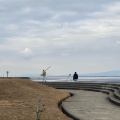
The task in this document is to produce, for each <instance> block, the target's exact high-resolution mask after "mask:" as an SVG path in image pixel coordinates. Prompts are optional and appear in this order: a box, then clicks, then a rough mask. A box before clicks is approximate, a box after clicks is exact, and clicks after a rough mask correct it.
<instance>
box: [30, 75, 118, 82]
mask: <svg viewBox="0 0 120 120" xmlns="http://www.w3.org/2000/svg"><path fill="white" fill-rule="evenodd" d="M31 80H32V81H36V82H42V81H43V78H42V76H41V77H36V78H31ZM46 82H74V81H73V77H72V76H46ZM76 82H95V83H120V76H79V77H78V80H77V81H76Z"/></svg>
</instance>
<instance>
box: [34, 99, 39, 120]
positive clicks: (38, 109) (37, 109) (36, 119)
mask: <svg viewBox="0 0 120 120" xmlns="http://www.w3.org/2000/svg"><path fill="white" fill-rule="evenodd" d="M39 112H40V97H39V98H38V105H37V112H36V119H35V120H38V114H39Z"/></svg>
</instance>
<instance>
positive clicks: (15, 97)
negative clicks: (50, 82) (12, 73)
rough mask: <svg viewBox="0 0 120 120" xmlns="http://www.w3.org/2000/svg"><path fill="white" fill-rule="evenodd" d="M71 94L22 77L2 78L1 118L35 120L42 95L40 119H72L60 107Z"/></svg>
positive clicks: (0, 82)
mask: <svg viewBox="0 0 120 120" xmlns="http://www.w3.org/2000/svg"><path fill="white" fill-rule="evenodd" d="M68 96H69V94H68V93H66V92H63V91H61V90H57V89H54V88H51V87H47V86H45V85H41V84H39V83H36V82H33V81H30V80H26V79H25V80H22V79H0V120H35V116H36V110H37V104H38V98H39V97H40V99H41V101H40V108H41V112H40V120H71V119H70V118H68V117H67V116H66V115H64V114H63V113H62V112H61V111H60V109H59V108H58V102H59V101H61V100H62V99H64V98H66V97H68Z"/></svg>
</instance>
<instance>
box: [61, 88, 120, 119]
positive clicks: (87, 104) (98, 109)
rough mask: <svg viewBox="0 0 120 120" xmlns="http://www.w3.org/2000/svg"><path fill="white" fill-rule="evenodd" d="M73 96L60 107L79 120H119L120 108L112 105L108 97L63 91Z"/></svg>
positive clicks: (87, 92)
mask: <svg viewBox="0 0 120 120" xmlns="http://www.w3.org/2000/svg"><path fill="white" fill-rule="evenodd" d="M63 91H67V92H69V93H72V94H74V96H72V97H70V98H68V99H66V100H65V101H64V102H63V103H62V106H63V107H64V109H65V110H66V111H67V112H68V113H69V114H71V115H72V116H75V117H77V118H78V119H79V120H120V106H117V105H115V104H112V103H111V102H110V101H109V100H108V95H107V94H105V93H101V92H93V91H84V90H63Z"/></svg>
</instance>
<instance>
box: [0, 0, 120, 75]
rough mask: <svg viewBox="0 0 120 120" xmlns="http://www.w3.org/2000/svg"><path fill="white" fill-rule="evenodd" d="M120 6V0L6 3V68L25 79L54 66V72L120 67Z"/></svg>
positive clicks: (2, 56)
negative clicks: (23, 75) (25, 75)
mask: <svg viewBox="0 0 120 120" xmlns="http://www.w3.org/2000/svg"><path fill="white" fill-rule="evenodd" d="M13 3H14V4H13ZM119 5H120V2H119V0H114V1H111V0H105V1H104V0H92V1H89V0H74V1H73V0H64V1H63V0H60V1H58V0H40V1H38V0H21V1H18V0H11V1H9V0H5V1H3V0H0V29H1V32H0V60H1V61H2V62H0V63H2V64H1V65H2V66H3V65H4V67H3V69H2V70H3V71H5V70H6V69H8V68H10V70H11V71H12V72H13V73H14V74H18V73H17V71H19V74H20V75H21V74H26V73H33V72H37V71H40V69H41V67H42V69H43V68H44V67H46V66H49V65H52V66H53V69H52V70H51V71H50V73H52V74H67V73H72V72H74V71H78V73H79V72H80V73H86V72H97V71H107V70H114V69H120V68H119V60H120V57H119V52H120V35H119V33H120V25H119V23H120V15H119V13H120V9H119ZM26 62H27V63H26ZM73 63H74V64H73ZM12 66H13V68H12ZM33 66H34V69H36V71H35V70H33ZM39 66H41V67H39ZM76 66H77V67H76ZM24 68H25V69H24ZM23 69H24V70H23ZM14 70H15V71H16V73H15V72H14ZM32 70H33V71H32ZM2 74H3V73H1V75H2ZM14 74H13V75H14Z"/></svg>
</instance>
